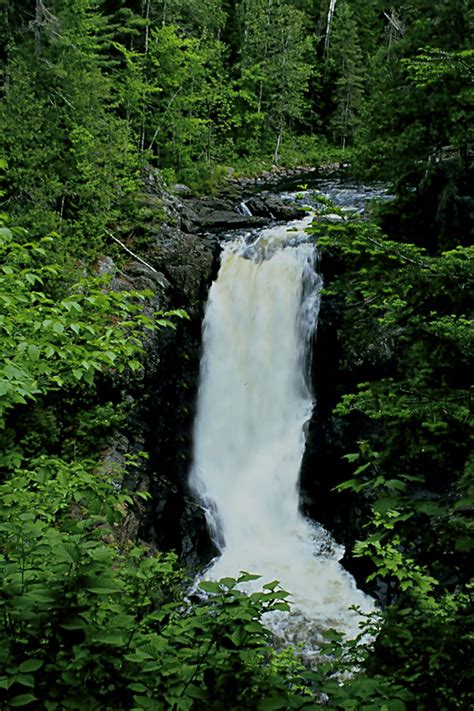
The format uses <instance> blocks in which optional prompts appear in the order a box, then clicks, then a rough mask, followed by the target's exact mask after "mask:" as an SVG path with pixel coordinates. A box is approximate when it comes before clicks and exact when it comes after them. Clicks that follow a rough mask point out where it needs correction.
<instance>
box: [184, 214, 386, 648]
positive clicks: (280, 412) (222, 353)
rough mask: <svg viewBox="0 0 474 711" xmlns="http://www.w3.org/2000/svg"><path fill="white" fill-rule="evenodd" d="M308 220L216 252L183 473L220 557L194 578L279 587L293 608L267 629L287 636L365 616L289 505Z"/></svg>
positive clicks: (308, 325)
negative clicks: (188, 461)
mask: <svg viewBox="0 0 474 711" xmlns="http://www.w3.org/2000/svg"><path fill="white" fill-rule="evenodd" d="M310 219H311V218H309V217H308V218H306V219H305V220H303V221H300V222H298V223H290V225H289V226H284V227H278V228H272V229H267V230H263V231H262V232H261V233H260V236H259V237H258V239H257V241H256V242H255V243H254V244H253V245H251V246H250V247H249V246H247V245H246V244H245V241H244V240H243V239H241V240H238V241H235V242H232V243H230V244H228V245H227V246H226V247H225V249H224V251H223V255H222V261H221V268H220V271H219V275H218V278H217V280H216V281H215V282H214V284H213V285H212V287H211V289H210V292H209V299H208V304H207V309H206V316H205V320H204V331H203V340H204V351H203V358H202V363H201V376H200V377H201V380H200V389H199V396H198V406H197V416H196V423H195V432H194V465H193V469H192V472H191V476H190V484H191V487H192V489H193V490H194V491H195V493H196V494H197V496H198V497H199V499H200V501H201V503H202V505H203V507H204V510H205V513H206V518H207V521H208V525H209V528H210V531H211V535H212V536H213V539H214V541H215V542H216V544H217V546H218V548H219V550H220V552H221V555H220V556H219V557H218V558H216V559H215V561H213V563H212V564H211V566H210V568H209V569H208V570H206V571H205V574H204V577H205V578H206V579H219V578H220V577H224V576H233V577H237V576H238V575H239V572H240V571H243V570H245V571H249V572H252V573H258V574H260V575H261V576H262V578H261V580H260V581H259V583H258V584H263V583H265V582H269V581H273V580H275V579H277V580H279V581H280V583H281V585H282V587H283V588H285V589H286V590H288V591H289V592H291V593H292V597H291V601H292V603H293V605H292V608H293V611H292V613H291V615H290V618H288V616H287V615H285V614H284V613H282V614H281V615H277V619H276V620H275V619H274V620H273V622H272V626H273V627H274V628H275V629H276V631H278V632H279V633H280V634H282V635H283V636H286V637H287V638H290V639H295V635H296V638H298V639H301V638H303V639H305V638H306V639H308V636H311V637H312V638H313V639H314V637H316V638H317V637H318V636H319V634H320V632H321V631H322V630H323V629H326V628H328V627H335V628H338V629H340V630H341V631H343V632H345V633H346V634H348V635H349V636H354V635H355V634H357V632H358V622H359V616H358V615H357V613H355V612H354V611H352V610H349V609H348V608H349V607H350V606H351V605H355V604H356V605H359V606H360V607H361V608H362V609H363V610H364V611H368V610H371V609H372V601H371V600H370V599H369V598H367V597H366V596H365V595H364V594H363V593H361V592H360V591H359V590H357V588H356V586H355V583H354V581H353V579H352V577H351V576H350V575H349V574H348V573H347V572H346V571H344V569H343V568H342V567H341V565H340V564H339V562H338V561H339V559H340V557H341V556H342V553H343V550H342V548H341V547H339V546H336V545H335V543H334V541H333V540H332V538H331V537H330V536H329V534H328V533H327V532H325V531H324V530H323V529H322V528H320V527H318V526H317V525H314V524H312V523H310V522H309V521H308V520H306V519H305V518H304V517H303V516H302V514H301V513H300V510H299V492H298V479H299V471H300V466H301V460H302V457H303V453H304V447H305V426H306V424H307V422H308V421H309V418H310V416H311V412H312V409H313V398H312V394H311V390H310V387H309V384H308V377H307V375H308V373H307V370H308V360H309V357H310V343H311V339H312V336H313V333H314V329H315V326H316V320H317V315H318V310H319V292H320V288H321V279H320V278H319V276H318V275H317V274H316V273H315V271H314V260H315V250H314V246H313V245H312V244H310V243H309V242H308V241H307V235H306V234H305V233H304V228H305V226H306V225H307V224H308V223H309V221H310ZM289 228H290V231H289ZM289 619H290V620H292V623H293V624H290V623H289ZM296 621H298V622H297V623H296ZM295 624H296V627H298V631H297V632H296V633H295V630H294V628H295ZM289 630H292V631H291V632H290V633H289V632H288V631H289Z"/></svg>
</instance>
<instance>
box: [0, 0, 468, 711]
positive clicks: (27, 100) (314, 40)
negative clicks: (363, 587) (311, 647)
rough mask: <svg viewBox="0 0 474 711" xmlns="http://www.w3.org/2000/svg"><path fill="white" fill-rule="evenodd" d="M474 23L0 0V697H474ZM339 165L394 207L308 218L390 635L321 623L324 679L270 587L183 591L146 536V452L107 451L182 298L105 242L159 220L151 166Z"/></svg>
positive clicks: (167, 558) (463, 700) (350, 482)
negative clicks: (141, 470) (139, 285)
mask: <svg viewBox="0 0 474 711" xmlns="http://www.w3.org/2000/svg"><path fill="white" fill-rule="evenodd" d="M333 5H334V6H335V12H334V14H333V15H332V16H331V15H328V10H329V7H330V6H333ZM473 19H474V10H473V7H472V3H471V2H470V1H469V0H440V2H436V3H432V2H428V1H427V0H414V1H413V2H411V3H404V2H401V1H399V0H391V2H385V1H384V0H373V2H370V3H368V2H366V1H365V0H337V2H336V3H329V1H328V0H314V1H313V0H311V1H310V0H239V1H237V2H229V1H228V0H118V1H115V2H111V1H109V0H25V1H24V2H21V3H19V2H13V0H0V38H1V40H2V42H1V44H0V73H1V98H2V103H1V106H0V163H1V164H0V167H1V169H2V190H3V193H2V203H3V206H2V209H3V210H5V212H6V213H8V214H9V217H7V216H6V215H4V214H1V215H0V336H1V341H0V353H1V356H2V358H1V361H0V443H1V451H0V497H1V499H0V500H1V503H0V514H1V520H0V637H1V646H0V706H1V707H2V708H17V707H27V708H31V709H40V708H45V709H62V708H71V709H107V708H136V709H148V708H149V709H157V710H158V709H168V708H169V709H185V710H186V709H204V708H210V709H216V711H218V710H219V709H223V708H229V709H235V710H238V709H242V710H243V709H252V708H255V709H262V711H264V710H266V709H268V710H270V709H287V708H315V707H319V706H321V705H322V704H325V706H326V708H335V709H355V710H359V709H362V710H369V709H373V710H374V711H375V710H378V711H381V710H382V709H387V710H388V711H400V710H403V709H404V708H407V707H408V708H417V709H427V710H429V709H433V708H440V709H451V708H456V709H464V708H466V709H467V708H470V707H471V705H472V703H473V700H472V696H471V695H470V694H472V691H471V686H470V684H472V678H470V676H469V660H470V659H471V658H472V632H471V631H470V626H472V612H471V610H472V586H471V583H470V569H469V564H470V556H471V555H472V507H473V503H474V502H473V498H472V497H473V491H472V464H473V461H472V454H471V447H472V384H471V373H472V333H473V331H472V313H471V312H470V310H469V309H470V308H471V304H470V301H469V296H470V294H472V280H473V270H472V257H473V252H472V247H470V246H469V245H470V240H471V238H472V217H473V214H474V200H473V197H472V192H471V185H472V178H473V175H472V173H473V170H472V144H473V134H472V131H473V128H472V126H473V124H472V119H471V115H472V104H473V96H474V90H473V76H474V70H473V49H472V29H473ZM334 157H336V159H337V160H342V161H347V160H349V159H350V160H351V161H352V163H353V164H352V168H353V171H354V172H357V173H358V174H359V175H360V176H362V177H369V178H376V179H381V180H385V181H389V182H390V183H391V184H392V188H393V190H394V192H395V194H396V199H395V200H394V201H392V202H390V203H387V204H386V205H384V206H383V207H379V208H378V211H377V221H378V224H379V227H377V226H376V225H375V223H372V222H364V221H357V220H354V221H347V222H341V223H338V224H333V223H328V222H324V221H322V222H319V223H317V224H316V225H315V226H314V227H313V234H314V236H315V239H317V241H318V245H319V249H320V250H321V253H322V254H323V264H324V263H326V264H330V268H328V270H327V271H328V278H327V283H326V289H325V298H326V299H328V300H332V302H333V303H334V304H335V312H336V313H337V317H336V320H337V323H336V324H335V329H336V330H337V332H338V338H339V341H340V349H341V361H340V368H339V371H340V372H339V375H340V382H339V384H338V387H337V394H338V401H337V403H334V405H335V409H334V413H333V417H334V418H338V421H339V420H340V421H344V422H346V423H347V426H346V430H344V431H345V432H346V433H347V436H346V439H345V442H344V450H343V452H341V454H344V460H343V464H342V465H341V469H340V476H339V478H338V481H337V489H338V490H339V491H340V492H344V494H343V495H350V496H352V497H353V501H354V505H355V506H356V507H357V510H358V511H359V512H360V522H359V523H360V526H361V529H360V536H359V540H358V541H357V542H355V543H354V545H353V555H354V556H356V557H358V558H359V559H360V560H362V561H363V562H364V565H365V568H366V570H367V576H368V582H369V584H372V585H373V589H374V590H375V589H376V590H377V591H378V592H379V595H380V597H381V598H382V600H383V603H384V605H385V607H386V609H385V610H384V612H383V619H382V622H381V623H379V622H378V621H376V620H375V619H373V620H368V621H367V624H368V626H369V627H371V628H372V632H373V635H374V638H375V642H374V643H373V644H363V643H362V644H361V643H360V641H355V642H352V643H347V642H344V641H343V640H341V639H340V637H339V636H338V635H337V634H335V633H332V632H328V634H327V642H326V644H325V645H323V646H324V647H325V652H326V656H325V657H323V658H322V659H321V661H320V663H319V664H318V665H317V667H316V668H314V669H312V670H311V671H309V670H307V669H305V668H304V667H303V666H302V664H301V663H300V662H299V661H298V659H297V655H296V654H295V652H294V651H293V650H291V649H290V650H287V651H284V652H283V653H276V652H275V651H274V650H273V649H272V647H271V644H270V637H269V633H268V632H267V631H266V629H265V627H264V626H263V625H262V615H263V614H264V613H265V612H266V611H268V610H271V609H274V610H282V609H285V608H286V602H285V598H286V593H284V592H283V591H281V590H279V589H278V586H277V585H276V584H275V585H270V586H269V587H267V589H266V590H265V591H264V592H263V593H260V594H255V595H252V596H245V595H243V594H242V593H240V592H239V591H238V589H237V588H236V584H235V581H233V580H231V579H227V580H224V581H221V583H220V584H217V583H204V585H203V591H202V592H206V595H205V596H203V595H202V594H197V593H196V594H194V593H193V594H190V593H189V589H190V587H189V586H190V583H189V581H188V580H187V579H186V576H185V574H184V573H183V572H182V571H181V570H180V568H179V565H178V562H177V560H176V558H175V556H174V555H173V554H164V553H159V552H157V551H154V550H152V549H151V548H149V547H148V546H145V545H141V544H138V543H137V541H136V540H135V539H134V537H133V536H131V535H129V527H130V524H131V522H133V518H134V512H136V511H137V510H139V509H140V506H141V505H143V503H144V499H146V495H145V494H143V493H137V492H135V493H131V492H130V491H129V489H128V488H127V486H126V483H125V482H126V479H127V476H128V474H129V473H130V471H132V470H133V468H134V466H135V465H136V462H135V461H134V459H133V458H130V460H129V461H128V462H126V463H125V465H124V466H123V467H122V468H117V467H114V466H111V465H110V464H107V463H104V457H103V452H104V449H105V447H106V446H107V444H108V443H109V442H110V439H111V437H112V436H113V434H115V433H116V432H117V430H120V427H122V426H123V424H124V422H125V418H126V416H127V408H128V407H129V405H128V404H125V403H124V402H122V401H121V395H122V394H123V392H124V390H126V386H129V385H130V383H132V382H134V380H135V379H139V378H140V377H141V373H142V365H141V363H142V360H143V357H144V346H143V343H144V339H145V338H146V334H149V333H151V332H153V331H154V330H156V329H159V328H161V327H163V328H169V327H173V326H174V324H175V319H176V318H181V317H183V316H184V313H183V312H182V311H179V310H178V311H174V312H170V313H161V312H158V313H156V311H155V318H154V319H153V321H152V320H151V319H150V318H149V316H145V313H149V311H148V310H147V304H148V303H149V302H148V299H149V298H150V296H151V295H150V294H147V293H137V292H134V291H127V292H124V291H118V290H117V285H116V284H113V283H111V281H110V280H108V279H104V278H98V277H97V276H94V274H95V272H96V269H95V265H94V260H95V258H96V257H97V256H101V255H103V254H104V252H105V251H106V249H107V247H106V245H107V239H108V235H110V234H111V233H114V234H115V233H117V234H120V235H121V236H124V237H125V238H126V237H127V236H129V235H130V234H133V233H134V231H135V230H137V231H138V232H140V228H141V220H142V218H143V212H142V208H141V202H140V192H141V191H142V190H143V186H142V182H141V176H142V172H143V171H144V169H146V168H147V167H148V166H149V165H152V166H153V167H154V168H158V169H159V170H160V171H161V172H162V175H163V178H164V180H165V181H168V182H170V183H172V182H174V181H175V180H181V181H185V182H187V183H189V185H191V187H192V188H193V189H196V190H200V191H206V190H212V189H214V187H215V185H216V182H218V180H219V179H221V178H222V177H223V176H225V175H226V174H227V171H228V168H229V167H235V168H236V169H237V171H244V172H245V171H246V170H248V171H251V172H255V171H256V170H258V169H259V168H262V167H268V166H271V165H272V164H274V163H280V164H293V165H294V164H311V163H315V164H318V163H320V162H321V161H324V160H327V159H329V158H332V159H333V158H334ZM4 158H5V159H6V162H4V160H3V159H4ZM3 172H4V175H3ZM334 210H335V208H334V207H330V208H329V211H331V212H334ZM374 212H375V211H374ZM387 235H388V236H387ZM109 249H110V247H109ZM132 528H133V526H132ZM244 577H245V576H244ZM470 606H471V607H470ZM348 668H352V669H355V670H356V671H354V673H353V676H352V677H351V678H345V677H344V672H347V669H348ZM340 675H342V676H340ZM327 697H328V698H327Z"/></svg>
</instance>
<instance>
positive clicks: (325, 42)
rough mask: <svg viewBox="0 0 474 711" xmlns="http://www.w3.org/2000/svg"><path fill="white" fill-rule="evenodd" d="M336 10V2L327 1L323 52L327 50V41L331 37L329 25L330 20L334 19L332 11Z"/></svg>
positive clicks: (332, 0) (334, 0) (330, 23)
mask: <svg viewBox="0 0 474 711" xmlns="http://www.w3.org/2000/svg"><path fill="white" fill-rule="evenodd" d="M335 9H336V0H329V8H328V16H327V21H326V39H325V40H324V51H325V52H327V51H328V50H329V40H330V37H331V25H332V18H333V17H334V10H335Z"/></svg>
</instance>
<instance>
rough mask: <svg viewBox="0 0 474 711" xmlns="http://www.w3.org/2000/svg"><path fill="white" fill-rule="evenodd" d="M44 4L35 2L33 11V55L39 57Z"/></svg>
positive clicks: (40, 1) (37, 0) (40, 0)
mask: <svg viewBox="0 0 474 711" xmlns="http://www.w3.org/2000/svg"><path fill="white" fill-rule="evenodd" d="M43 13H44V3H43V0H36V10H35V55H36V56H37V57H39V56H40V55H41V27H42V25H43Z"/></svg>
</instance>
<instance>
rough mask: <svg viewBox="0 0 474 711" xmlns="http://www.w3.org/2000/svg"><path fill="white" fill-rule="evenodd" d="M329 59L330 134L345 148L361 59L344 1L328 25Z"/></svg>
mask: <svg viewBox="0 0 474 711" xmlns="http://www.w3.org/2000/svg"><path fill="white" fill-rule="evenodd" d="M328 47H329V61H330V62H331V65H332V68H333V72H334V75H335V80H334V84H335V89H334V101H335V104H336V108H335V111H334V113H333V115H332V118H331V128H332V131H333V134H334V137H335V138H336V139H337V140H338V141H340V143H341V144H342V147H343V148H345V147H346V145H347V143H351V142H352V141H353V138H354V134H355V131H356V128H357V124H358V117H359V109H360V105H361V101H362V96H363V85H364V76H363V71H364V70H363V59H362V52H361V49H360V45H359V34H358V26H357V22H356V20H355V17H354V14H353V12H352V10H351V8H350V6H349V4H348V3H346V2H343V3H341V4H339V5H338V7H337V10H336V13H335V17H334V22H333V28H332V37H331V44H330V45H329V46H328Z"/></svg>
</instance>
